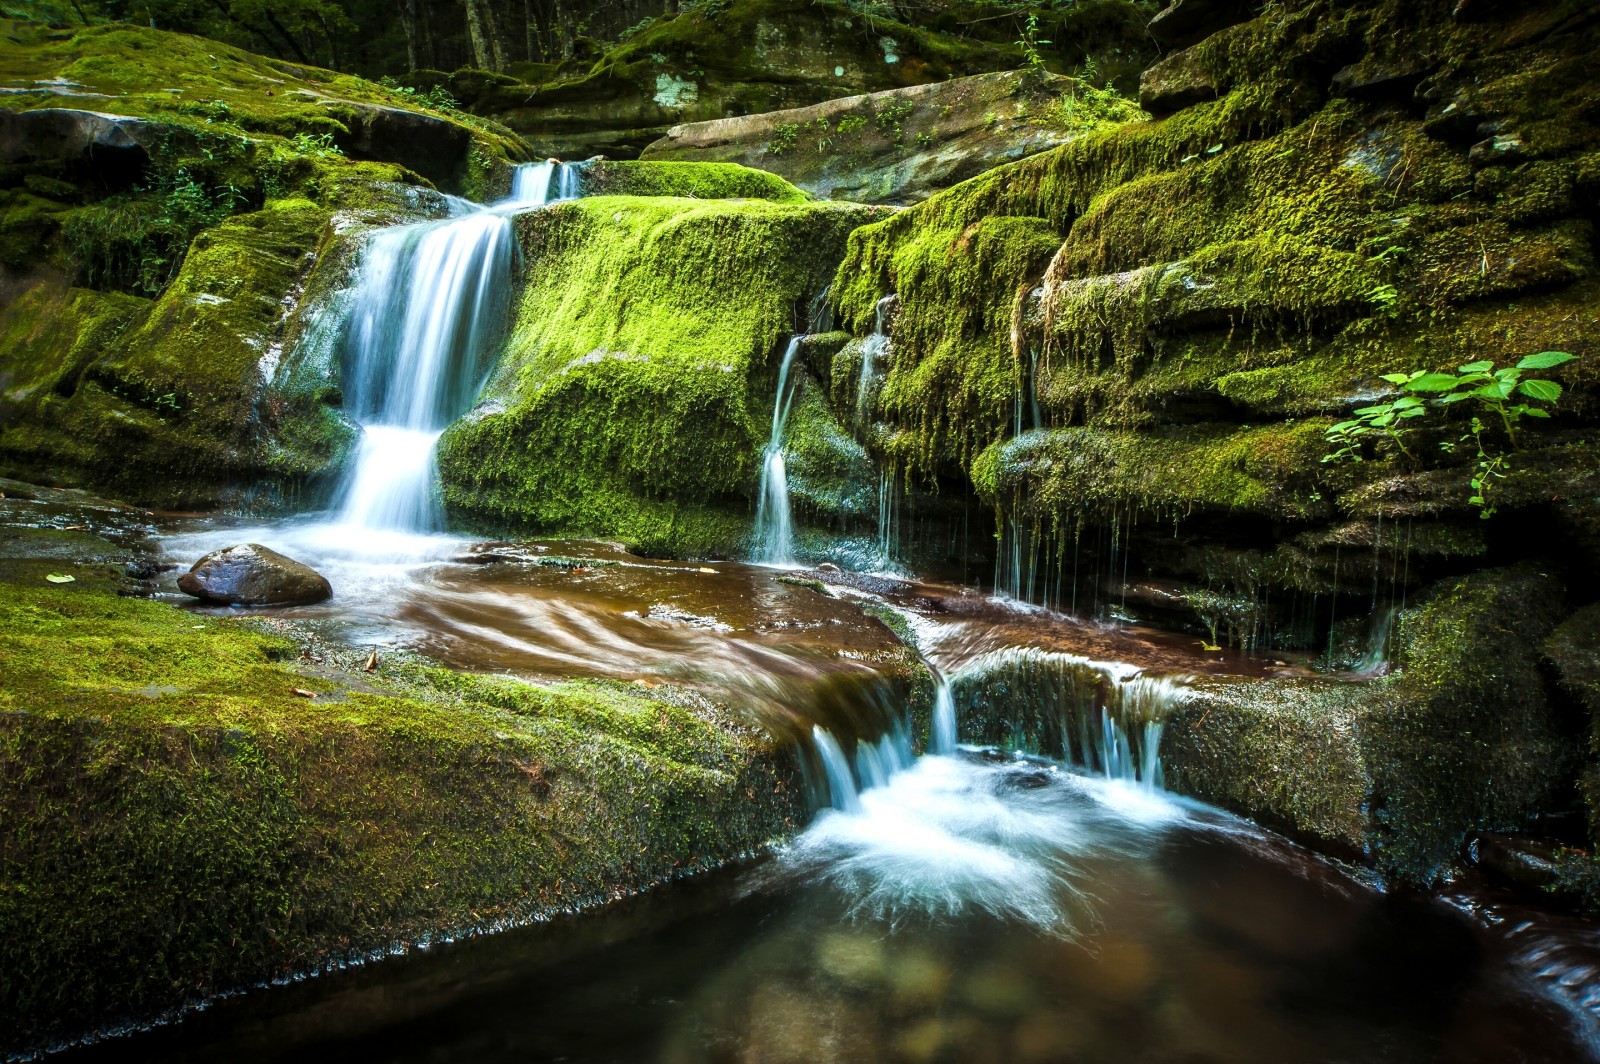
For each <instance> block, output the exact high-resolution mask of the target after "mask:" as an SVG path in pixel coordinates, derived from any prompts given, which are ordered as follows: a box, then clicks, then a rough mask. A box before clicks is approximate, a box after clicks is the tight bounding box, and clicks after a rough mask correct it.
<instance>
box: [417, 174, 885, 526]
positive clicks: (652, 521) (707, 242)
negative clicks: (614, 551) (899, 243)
mask: <svg viewBox="0 0 1600 1064" xmlns="http://www.w3.org/2000/svg"><path fill="white" fill-rule="evenodd" d="M873 216H874V211H873V209H871V208H864V207H858V206H850V205H839V204H826V203H803V202H802V203H778V202H772V201H762V200H723V201H716V200H691V199H684V198H650V197H616V196H599V197H593V198H587V199H583V200H578V201H575V202H572V203H566V204H560V205H557V206H554V207H551V208H547V209H545V210H540V211H535V212H530V213H528V214H524V215H522V216H521V217H520V218H519V219H518V222H517V226H518V234H519V238H520V239H521V241H522V245H523V248H524V251H525V254H526V257H527V265H526V267H525V277H524V281H523V288H522V292H521V295H520V297H519V299H518V303H517V307H516V310H515V312H514V317H515V321H514V323H513V326H512V330H511V335H510V338H509V340H508V341H507V343H506V346H505V349H504V352H503V353H502V355H501V357H500V362H499V365H498V367H497V369H496V370H495V372H494V375H493V377H492V379H491V381H490V383H489V385H488V386H487V388H486V389H485V391H484V394H483V396H482V401H481V403H480V405H479V407H478V408H477V409H476V410H475V411H474V412H472V413H471V414H469V415H468V416H467V417H466V418H464V419H463V420H462V421H460V422H458V423H457V424H456V425H454V426H452V427H451V428H450V430H449V431H448V432H446V434H445V436H444V437H443V439H442V440H441V442H440V448H439V467H440V476H441V478H442V481H443V485H444V494H445V500H446V502H447V504H448V505H449V506H450V508H451V509H452V511H453V512H454V513H456V514H457V515H459V516H460V517H462V518H464V519H466V520H468V521H471V520H480V521H489V522H495V523H503V524H510V525H513V526H519V527H525V528H534V529H539V530H541V531H545V532H558V531H559V532H563V533H567V534H583V535H593V536H603V537H614V538H620V539H623V540H624V541H626V542H629V543H632V544H634V545H636V546H637V547H639V548H640V549H642V550H646V551H648V552H652V553H660V552H667V553H673V554H691V555H727V554H731V553H735V552H737V551H738V550H739V549H740V548H741V547H742V544H743V540H744V538H745V536H746V535H747V532H748V528H749V522H750V513H751V503H750V500H751V499H752V498H753V496H754V494H755V488H756V483H755V482H756V477H757V458H758V455H759V453H760V450H761V448H762V446H763V445H764V444H765V442H766V437H767V432H768V427H769V424H770V419H771V410H772V402H773V398H772V397H773V390H774V388H775V387H776V376H777V368H778V367H777V363H778V360H779V359H780V357H781V355H782V348H783V342H782V341H783V338H784V337H785V336H787V335H789V334H791V333H794V332H798V331H803V330H804V329H805V328H806V325H805V314H806V307H807V305H808V304H809V303H810V302H811V300H812V299H813V298H814V297H815V296H816V295H817V293H819V292H820V291H821V290H822V288H823V287H824V285H825V284H826V281H827V278H828V277H829V276H830V275H831V273H832V270H833V266H834V263H835V262H836V261H837V259H838V257H839V256H840V255H842V254H843V250H844V241H845V237H846V235H847V234H848V233H849V232H850V230H851V229H853V228H855V227H856V226H857V225H859V224H860V223H862V222H863V221H867V220H869V219H870V218H872V217H873Z"/></svg>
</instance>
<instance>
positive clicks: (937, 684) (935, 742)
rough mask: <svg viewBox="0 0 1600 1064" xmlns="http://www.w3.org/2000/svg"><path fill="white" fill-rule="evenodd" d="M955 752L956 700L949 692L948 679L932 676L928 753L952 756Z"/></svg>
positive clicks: (940, 675)
mask: <svg viewBox="0 0 1600 1064" xmlns="http://www.w3.org/2000/svg"><path fill="white" fill-rule="evenodd" d="M955 752H956V700H955V695H954V694H953V693H951V690H950V678H949V677H948V676H944V675H942V674H935V675H934V690H933V727H932V729H931V732H930V734H929V736H928V753H930V754H953V753H955Z"/></svg>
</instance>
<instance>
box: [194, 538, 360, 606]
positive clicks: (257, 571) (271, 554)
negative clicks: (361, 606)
mask: <svg viewBox="0 0 1600 1064" xmlns="http://www.w3.org/2000/svg"><path fill="white" fill-rule="evenodd" d="M178 587H180V588H182V589H183V592H184V594H187V595H193V596H194V597H195V598H201V599H206V600H208V601H211V602H226V603H228V604H230V605H234V606H305V605H309V604H311V603H313V602H321V601H322V600H323V599H325V598H327V597H328V596H329V595H332V594H333V587H332V586H331V585H330V584H329V583H328V581H327V578H326V577H324V576H323V575H322V574H321V573H319V572H317V571H316V570H315V569H313V568H311V567H310V566H309V565H304V564H302V563H300V562H297V561H295V560H294V559H293V558H287V557H284V556H283V555H282V554H279V553H278V552H277V551H275V550H271V549H269V548H267V547H263V546H261V545H260V544H259V543H241V544H239V545H238V546H233V547H228V548H226V549H224V550H218V551H212V552H211V553H210V554H207V555H206V556H205V557H204V558H201V559H200V560H199V561H197V562H195V563H194V567H193V568H192V569H190V570H189V571H188V572H187V573H184V574H183V575H182V576H181V577H179V578H178Z"/></svg>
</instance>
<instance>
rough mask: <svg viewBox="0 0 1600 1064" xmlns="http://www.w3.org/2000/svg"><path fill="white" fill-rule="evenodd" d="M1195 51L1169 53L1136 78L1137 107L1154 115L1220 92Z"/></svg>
mask: <svg viewBox="0 0 1600 1064" xmlns="http://www.w3.org/2000/svg"><path fill="white" fill-rule="evenodd" d="M1221 90H1222V86H1220V85H1218V84H1217V81H1216V79H1215V78H1213V77H1212V76H1211V74H1210V72H1209V71H1207V70H1206V68H1205V66H1204V64H1203V63H1201V62H1200V57H1199V55H1198V53H1196V52H1195V50H1194V49H1192V48H1185V49H1184V50H1183V51H1181V52H1173V53H1172V54H1171V55H1169V56H1167V57H1166V58H1165V59H1163V60H1161V62H1159V63H1157V64H1156V65H1155V66H1153V67H1151V68H1150V69H1149V70H1146V71H1145V72H1144V73H1143V74H1142V75H1140V77H1139V106H1140V107H1142V108H1144V109H1145V110H1146V111H1149V112H1150V113H1151V114H1153V115H1155V116H1156V117H1157V118H1160V117H1162V116H1163V115H1169V114H1172V113H1173V112H1174V111H1181V110H1183V109H1184V108H1185V107H1193V106H1194V105H1195V104H1197V103H1204V102H1206V101H1207V100H1215V99H1217V98H1218V97H1219V96H1221V95H1222V91H1221Z"/></svg>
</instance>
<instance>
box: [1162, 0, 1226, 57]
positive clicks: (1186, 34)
mask: <svg viewBox="0 0 1600 1064" xmlns="http://www.w3.org/2000/svg"><path fill="white" fill-rule="evenodd" d="M1249 15H1250V5H1249V4H1245V3H1240V2H1239V0H1173V2H1172V3H1170V4H1168V5H1167V6H1166V7H1164V8H1162V9H1161V10H1160V11H1158V12H1156V15H1155V17H1154V18H1152V19H1151V20H1150V25H1149V31H1150V36H1151V37H1154V38H1155V40H1156V43H1158V44H1160V45H1162V46H1164V47H1167V48H1184V47H1187V46H1189V45H1191V44H1195V43H1197V42H1199V41H1203V40H1205V39H1206V38H1207V37H1209V36H1211V35H1212V34H1213V33H1215V32H1217V31H1218V30H1220V29H1226V28H1227V27H1229V26H1232V25H1235V24H1237V23H1240V22H1243V21H1244V20H1245V19H1246V18H1248V17H1249Z"/></svg>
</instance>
